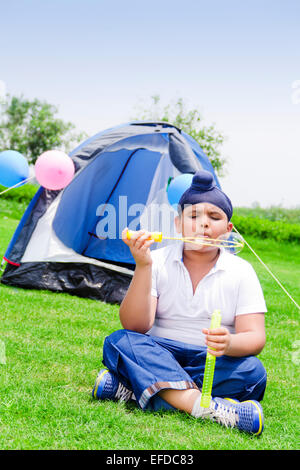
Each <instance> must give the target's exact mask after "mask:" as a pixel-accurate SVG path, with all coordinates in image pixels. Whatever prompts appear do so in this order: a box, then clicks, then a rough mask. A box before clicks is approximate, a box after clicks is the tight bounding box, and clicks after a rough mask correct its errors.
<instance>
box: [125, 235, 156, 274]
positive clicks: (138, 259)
mask: <svg viewBox="0 0 300 470" xmlns="http://www.w3.org/2000/svg"><path fill="white" fill-rule="evenodd" d="M127 232H128V227H126V228H125V229H124V230H123V232H122V240H123V242H124V243H125V244H126V245H127V246H129V248H130V251H131V254H132V256H133V257H134V260H135V263H136V265H137V266H140V267H142V266H151V265H152V258H151V251H150V246H151V245H152V244H153V243H155V242H154V240H153V239H150V238H149V237H150V236H151V233H150V232H147V231H146V230H138V231H137V232H133V233H132V235H131V237H130V240H128V238H127Z"/></svg>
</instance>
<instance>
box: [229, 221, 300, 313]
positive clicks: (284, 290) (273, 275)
mask: <svg viewBox="0 0 300 470" xmlns="http://www.w3.org/2000/svg"><path fill="white" fill-rule="evenodd" d="M233 228H234V230H235V231H236V232H237V233H238V234H239V235H240V237H241V238H242V240H243V241H244V242H245V244H246V245H247V247H248V248H249V250H250V251H251V252H252V253H253V254H254V255H255V256H256V258H257V259H258V261H259V262H260V263H261V264H262V266H263V267H264V268H265V269H266V270H267V271H268V273H269V274H270V276H272V278H273V279H274V281H276V282H277V284H278V285H279V287H280V288H281V289H282V290H283V292H284V293H285V294H286V295H287V296H288V297H289V299H290V300H291V301H292V302H294V304H295V305H296V307H297V308H298V309H299V310H300V306H299V305H298V304H297V302H296V300H295V299H293V297H292V296H291V294H289V293H288V291H287V290H286V288H285V287H283V285H282V284H281V282H280V281H279V279H277V277H276V276H275V274H273V273H272V271H271V269H270V268H268V266H267V265H266V264H265V263H264V262H263V260H262V259H261V258H260V257H259V256H258V254H257V253H255V251H254V250H253V248H252V247H251V246H250V245H249V243H248V242H247V241H246V240H245V238H244V237H243V236H242V235H241V234H240V232H239V231H238V230H237V228H236V227H235V226H234V225H233Z"/></svg>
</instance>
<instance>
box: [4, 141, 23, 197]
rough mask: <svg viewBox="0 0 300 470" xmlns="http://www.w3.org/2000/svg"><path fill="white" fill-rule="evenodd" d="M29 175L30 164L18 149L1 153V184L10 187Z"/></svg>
mask: <svg viewBox="0 0 300 470" xmlns="http://www.w3.org/2000/svg"><path fill="white" fill-rule="evenodd" d="M28 176H29V166H28V162H27V160H26V158H25V157H23V155H22V154H21V153H19V152H16V150H4V152H1V153H0V184H2V186H6V187H7V188H10V187H11V186H15V185H16V184H18V183H20V182H21V181H23V180H25V179H27V178H28Z"/></svg>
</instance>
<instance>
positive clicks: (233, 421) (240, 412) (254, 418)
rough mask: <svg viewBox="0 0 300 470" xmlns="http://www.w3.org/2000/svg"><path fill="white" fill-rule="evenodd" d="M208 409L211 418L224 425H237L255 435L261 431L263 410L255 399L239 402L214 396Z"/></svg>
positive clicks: (241, 429) (262, 427)
mask: <svg viewBox="0 0 300 470" xmlns="http://www.w3.org/2000/svg"><path fill="white" fill-rule="evenodd" d="M209 409H210V410H211V412H212V414H211V417H212V419H213V420H214V421H217V422H218V423H220V424H223V425H224V426H226V427H237V428H238V429H240V431H245V432H248V433H250V434H254V435H256V436H259V435H260V434H261V433H262V432H263V429H264V415H263V410H262V407H261V405H260V404H259V403H258V401H256V400H247V401H242V402H239V401H237V400H232V399H230V398H229V399H228V398H225V399H224V398H218V397H216V398H213V399H212V401H211V404H210V407H209Z"/></svg>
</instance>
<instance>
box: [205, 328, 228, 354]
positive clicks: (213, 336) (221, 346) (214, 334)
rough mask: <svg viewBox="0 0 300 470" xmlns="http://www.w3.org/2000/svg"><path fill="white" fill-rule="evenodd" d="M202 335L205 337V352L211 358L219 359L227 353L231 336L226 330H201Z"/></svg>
mask: <svg viewBox="0 0 300 470" xmlns="http://www.w3.org/2000/svg"><path fill="white" fill-rule="evenodd" d="M202 333H204V335H205V344H206V346H207V351H208V352H209V353H210V354H211V355H212V356H216V357H219V356H223V354H226V353H227V351H228V349H229V346H230V339H231V335H230V333H229V331H228V330H227V328H224V327H220V328H215V329H213V330H211V329H208V328H203V330H202Z"/></svg>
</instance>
